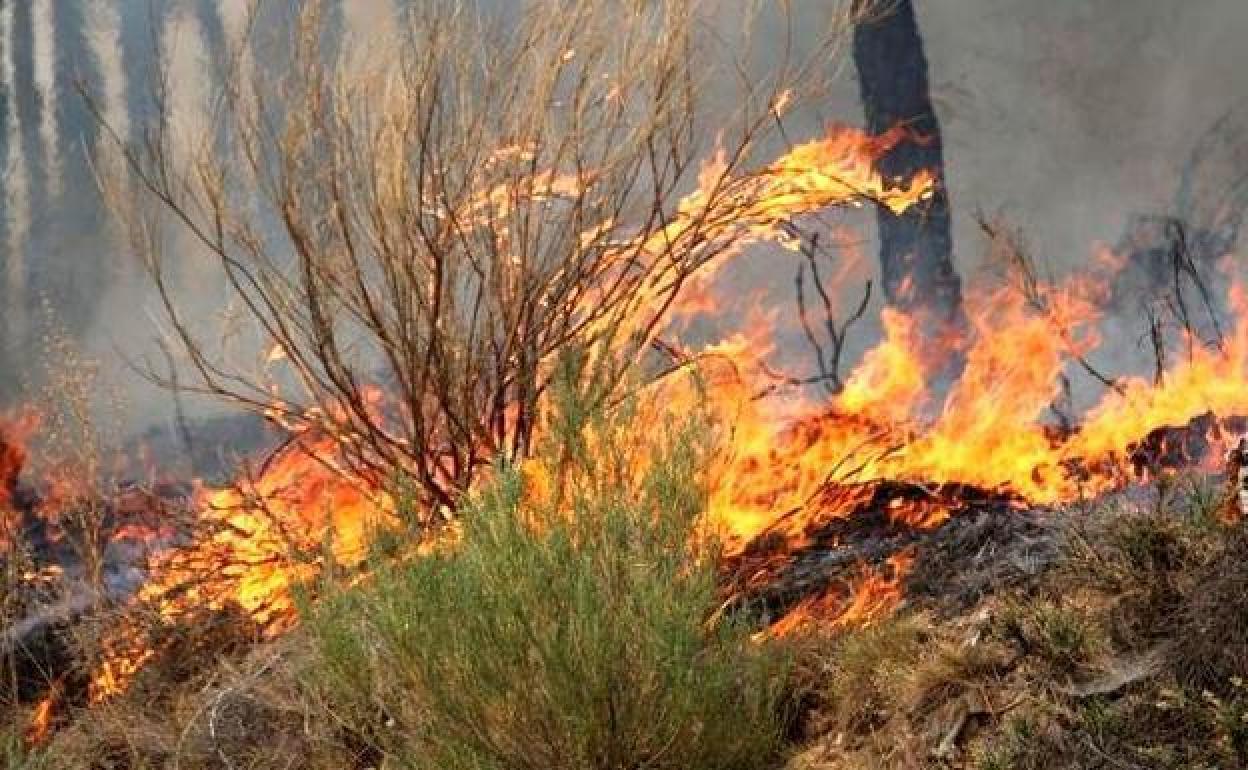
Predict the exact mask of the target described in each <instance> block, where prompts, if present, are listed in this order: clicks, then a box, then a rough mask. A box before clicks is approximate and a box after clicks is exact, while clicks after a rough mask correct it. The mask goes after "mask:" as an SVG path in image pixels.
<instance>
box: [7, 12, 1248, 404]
mask: <svg viewBox="0 0 1248 770" xmlns="http://www.w3.org/2000/svg"><path fill="white" fill-rule="evenodd" d="M340 2H341V6H340V7H339V8H338V9H337V12H338V13H339V14H340V18H341V24H342V26H343V27H344V29H345V31H346V34H348V35H350V36H353V37H356V38H359V39H365V40H376V39H380V38H383V37H384V34H383V33H384V32H385V31H386V30H387V28H389V27H391V26H392V25H393V19H394V18H395V14H397V13H399V11H400V9H401V6H402V3H401V2H398V0H394V2H391V1H390V0H386V1H385V2H381V1H380V0H340ZM246 5H247V3H246V2H245V0H154V1H153V2H152V3H148V2H139V1H138V0H136V1H135V2H115V1H113V0H32V1H31V2H0V89H2V91H3V93H2V95H0V111H2V112H0V158H2V159H3V169H4V172H5V173H4V179H3V184H4V198H3V200H4V201H5V212H4V216H3V229H4V233H3V237H0V244H2V248H3V260H4V269H3V271H2V272H0V275H3V281H4V284H5V285H4V288H3V291H2V292H0V296H2V297H4V300H5V312H4V319H5V326H4V343H5V344H4V356H3V357H2V358H0V364H3V367H4V369H5V371H4V372H3V375H2V376H0V389H2V390H3V396H4V400H6V401H11V400H13V399H15V398H17V397H18V394H19V392H20V391H21V389H22V386H23V384H24V383H27V382H37V381H38V380H39V378H40V375H39V373H38V372H37V366H36V364H35V363H34V362H35V360H36V358H37V357H38V352H37V351H38V340H39V335H38V331H37V329H38V328H39V324H40V322H41V319H40V314H41V312H42V311H41V309H40V308H41V306H42V302H43V300H44V299H45V298H46V299H47V300H48V302H49V303H50V306H51V308H52V313H53V314H54V315H55V317H56V321H57V323H58V324H60V325H61V326H63V327H64V328H66V329H68V330H69V331H70V333H71V334H72V335H73V336H75V337H76V338H77V339H78V340H79V342H80V344H82V345H83V346H85V347H86V348H88V349H89V350H90V351H91V352H92V353H93V354H94V355H95V356H96V357H98V358H100V359H101V360H103V361H104V362H105V363H106V371H107V370H109V369H111V370H115V374H116V375H117V376H118V377H122V376H124V374H123V372H124V367H123V366H122V365H121V360H122V358H123V356H124V357H130V358H139V357H141V356H143V355H145V354H150V353H151V352H152V351H154V350H155V346H154V338H155V337H156V336H157V334H158V333H159V327H158V325H157V323H156V321H155V320H154V319H155V318H157V317H158V316H159V313H158V312H157V310H156V305H155V303H154V302H153V300H152V297H151V296H150V293H149V291H148V290H147V289H146V288H145V284H144V282H143V280H142V276H141V275H140V272H141V271H140V270H139V269H138V267H137V266H136V265H135V264H134V263H133V261H132V258H131V257H130V256H129V255H128V254H127V250H126V249H125V248H124V247H123V245H122V244H121V242H120V241H119V240H118V239H117V238H116V237H115V233H114V229H113V228H112V227H110V225H109V220H108V217H106V216H105V215H104V213H103V211H102V209H101V206H100V203H99V200H98V195H97V194H96V193H95V190H94V183H93V181H92V179H93V176H92V175H93V171H92V167H91V164H90V163H89V162H88V158H89V157H90V156H91V154H92V153H91V152H89V150H90V148H93V147H98V146H99V143H100V141H101V139H100V137H99V136H98V133H97V131H96V130H95V128H94V124H93V122H92V120H91V118H90V117H89V115H88V113H87V111H86V110H85V108H84V105H83V104H82V100H81V99H80V98H79V96H78V94H77V93H76V91H75V88H74V84H75V82H76V81H77V80H78V79H81V81H82V83H83V84H84V85H85V86H86V87H87V88H88V89H89V90H90V91H91V93H92V94H94V96H95V97H96V98H97V99H98V103H99V105H100V107H101V109H102V111H103V115H104V117H105V119H106V120H107V121H108V123H109V124H110V125H111V126H112V127H113V128H114V130H116V131H117V132H119V134H120V135H122V136H123V137H126V138H134V137H135V136H136V135H137V133H138V131H139V130H140V129H141V127H142V126H143V125H144V124H145V122H146V121H148V119H149V118H150V117H152V116H153V110H154V106H153V103H152V101H151V99H150V98H149V95H150V93H151V91H150V89H151V74H152V72H153V68H154V66H155V64H156V62H155V61H154V60H155V58H156V56H157V55H159V56H161V57H163V59H164V62H165V64H166V65H167V66H168V68H169V71H170V73H171V75H172V80H171V83H170V86H171V93H170V99H169V100H168V102H167V109H169V110H170V112H171V113H172V114H171V115H170V116H169V117H170V118H171V122H172V124H173V125H174V127H175V130H176V129H177V127H178V126H180V125H183V126H192V127H193V126H194V125H196V124H197V123H198V122H200V121H202V120H203V116H204V114H205V110H206V109H207V106H208V99H209V97H210V94H211V88H212V80H211V73H212V72H215V71H217V69H216V67H215V66H214V62H217V61H218V58H219V57H220V56H221V52H222V50H223V49H224V45H225V42H224V41H225V40H238V39H240V38H241V36H242V35H243V34H244V24H245V22H246V14H245V8H246ZM742 5H743V4H742V3H738V2H736V0H720V2H718V3H716V4H715V7H716V8H718V9H719V11H720V13H721V14H722V15H723V16H724V17H725V19H727V20H731V19H732V17H733V15H734V14H739V12H740V10H739V9H740V7H741V6H742ZM831 5H832V4H830V3H827V2H799V3H796V4H795V6H796V12H797V13H798V14H799V16H798V20H797V21H798V24H797V31H798V32H799V33H801V32H802V31H803V30H809V29H821V28H825V27H826V19H824V18H822V15H826V14H827V13H828V8H829V7H830V6H831ZM916 6H917V8H918V11H919V15H920V24H921V26H922V31H923V35H924V38H925V44H926V50H927V55H928V59H929V62H930V65H931V72H930V77H931V81H932V84H933V98H934V100H935V102H936V104H937V111H938V114H939V117H940V119H941V120H942V123H943V129H944V137H945V144H946V147H945V156H946V161H947V164H948V168H947V174H948V179H949V185H950V192H951V202H952V206H953V212H954V216H955V233H954V237H955V250H956V253H957V258H958V262H959V264H960V266H961V269H962V271H963V274H964V275H966V274H968V273H969V272H970V271H972V270H973V269H974V266H975V265H976V263H977V261H978V258H979V256H980V253H981V251H982V249H983V244H982V240H981V238H980V236H979V235H978V230H977V228H976V227H975V224H974V221H973V215H974V213H975V212H976V210H978V209H982V210H984V211H987V212H989V213H996V212H999V213H1002V214H1004V215H1005V216H1007V217H1008V218H1009V220H1010V221H1011V222H1013V223H1014V224H1016V225H1018V226H1020V227H1021V228H1022V229H1023V231H1024V233H1025V234H1026V236H1027V238H1028V241H1029V243H1030V244H1031V245H1032V246H1033V247H1034V250H1035V252H1036V254H1037V255H1038V256H1039V257H1041V258H1042V259H1044V260H1047V261H1048V262H1049V263H1050V264H1052V265H1055V266H1056V267H1058V268H1059V269H1060V268H1062V267H1065V266H1076V265H1080V264H1083V263H1084V262H1085V261H1086V260H1087V258H1088V256H1089V254H1090V253H1091V251H1092V249H1093V247H1094V245H1095V244H1097V243H1105V244H1110V245H1112V244H1113V243H1115V242H1116V241H1118V240H1119V239H1120V237H1121V236H1122V234H1123V230H1124V226H1125V223H1126V221H1127V218H1128V217H1129V216H1130V215H1131V214H1132V213H1137V212H1144V213H1148V212H1156V213H1166V212H1170V211H1172V210H1173V209H1174V208H1175V206H1176V205H1177V204H1176V195H1177V190H1178V182H1179V178H1180V175H1181V173H1182V172H1183V167H1184V164H1185V162H1186V160H1187V158H1188V156H1189V153H1190V152H1191V150H1192V148H1193V146H1194V144H1195V142H1196V140H1197V139H1198V137H1199V136H1200V135H1201V134H1202V133H1203V132H1204V131H1205V130H1206V129H1207V128H1208V127H1209V126H1210V125H1212V124H1213V122H1214V121H1215V120H1217V118H1218V117H1219V116H1221V115H1223V114H1225V113H1227V112H1228V111H1229V110H1233V109H1236V108H1238V107H1240V106H1242V105H1241V103H1240V102H1241V99H1242V97H1241V91H1242V89H1241V88H1240V87H1239V83H1240V82H1242V73H1243V72H1245V71H1248V47H1245V46H1243V45H1242V44H1241V42H1240V40H1239V39H1238V37H1239V35H1240V34H1241V33H1242V31H1243V30H1245V29H1248V3H1244V2H1242V0H1202V2H1200V3H1179V2H1175V0H1134V1H1133V2H1131V3H1125V2H1119V3H1052V2H1050V3H1042V2H1035V0H944V1H943V2H937V1H936V0H919V2H917V3H916ZM763 21H764V22H766V21H767V20H766V19H764V20H763ZM760 29H761V30H762V33H760V34H771V32H772V31H773V28H772V27H770V26H767V24H766V23H764V24H762V26H761V27H760ZM777 37H778V36H777ZM764 39H765V38H764ZM802 42H803V39H802V35H801V34H799V35H798V43H799V45H800V44H801V43H802ZM263 58H265V56H264V55H261V53H260V52H259V51H257V60H260V59H263ZM245 66H250V64H245ZM257 66H260V65H259V64H257ZM828 69H829V72H838V75H837V77H838V79H837V81H836V82H835V83H834V84H833V86H832V88H831V90H830V93H829V94H828V96H827V98H826V99H825V100H823V102H822V103H821V104H820V105H818V107H817V109H815V110H814V111H813V114H811V115H809V116H805V120H804V121H803V122H804V123H805V124H806V125H808V126H811V127H815V126H818V125H819V124H820V123H822V122H825V121H828V120H840V121H844V122H850V123H860V122H861V109H860V106H859V104H858V101H857V88H856V85H855V83H854V80H853V76H854V73H853V70H852V66H851V65H849V64H848V63H847V62H845V61H841V62H839V63H835V62H829V64H828ZM1244 141H1245V142H1248V137H1244ZM184 151H186V152H190V148H184ZM1220 170H1221V172H1226V173H1230V174H1233V175H1238V174H1242V173H1244V172H1248V168H1222V169H1220ZM851 224H852V225H853V226H854V227H856V228H860V229H861V231H862V232H863V233H864V234H865V235H864V237H866V238H869V233H870V229H871V228H872V227H873V224H872V220H871V219H870V218H869V217H856V218H853V219H852V220H851ZM182 248H184V249H185V250H187V251H190V250H191V249H192V248H193V247H192V246H191V245H190V244H185V245H184V246H183V247H182ZM862 250H863V252H864V254H865V258H866V259H867V260H868V261H871V260H873V259H874V257H873V253H874V252H873V246H871V245H870V244H869V242H868V243H866V244H864V245H863V246H862ZM767 272H769V271H768V269H767V268H766V267H765V266H763V267H759V268H757V269H755V270H750V269H748V268H746V269H745V270H744V272H743V273H742V275H744V276H745V279H748V281H751V282H752V281H755V280H757V281H759V282H760V283H763V282H765V280H766V278H765V275H764V274H765V273H767ZM770 272H773V273H774V272H775V271H774V270H771V271H770ZM781 272H786V271H781ZM181 279H182V280H181V291H183V292H185V293H186V295H187V298H188V300H187V301H188V303H189V304H191V305H193V306H195V307H202V308H204V309H205V312H206V313H208V312H212V311H214V310H215V308H216V307H218V306H219V305H220V303H221V302H222V301H223V298H224V296H225V295H224V293H223V292H221V291H219V290H216V289H214V288H213V287H212V286H211V285H207V284H205V283H204V281H203V279H202V277H201V276H199V275H197V274H196V273H195V272H194V270H193V269H191V268H188V269H187V270H185V271H183V272H182V273H181ZM745 279H743V280H745ZM781 283H782V284H783V290H784V291H787V292H790V293H791V276H789V277H786V278H784V280H783V281H781ZM760 289H762V290H765V287H760ZM864 342H865V341H864ZM1109 344H1118V343H1116V342H1115V341H1112V340H1111V341H1109ZM1121 344H1134V340H1132V341H1129V342H1126V341H1124V342H1122V343H1121ZM133 392H134V393H135V396H134V397H135V399H136V400H137V401H139V402H140V403H142V404H143V412H144V417H145V418H147V419H155V420H160V419H164V417H165V415H166V413H168V412H169V411H170V408H169V401H168V398H167V397H165V396H159V395H158V394H156V393H155V392H154V391H150V390H143V389H141V388H139V386H138V385H135V390H133ZM139 394H142V395H139Z"/></svg>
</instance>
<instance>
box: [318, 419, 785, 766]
mask: <svg viewBox="0 0 1248 770" xmlns="http://www.w3.org/2000/svg"><path fill="white" fill-rule="evenodd" d="M560 414H561V416H560V418H559V419H557V420H556V426H557V428H556V429H555V430H554V432H555V433H556V434H557V436H556V439H555V440H553V441H551V442H550V444H549V446H546V447H545V448H544V449H543V450H542V451H541V452H540V456H539V458H538V460H537V461H536V462H535V465H533V466H530V467H526V469H524V471H523V472H522V471H521V470H518V469H516V468H504V469H501V470H500V471H499V473H498V474H497V478H496V479H495V480H494V481H493V482H492V483H491V484H490V485H489V486H488V488H487V489H484V490H483V491H482V492H481V493H480V494H478V495H477V496H475V498H474V499H472V500H471V501H469V502H468V503H467V504H466V506H465V508H464V510H463V511H462V520H463V522H464V531H463V536H462V539H461V541H460V543H459V544H458V545H457V546H455V547H453V548H450V549H447V550H446V551H445V552H442V553H439V554H435V555H432V556H426V557H418V558H414V559H411V560H409V561H407V562H405V563H404V562H401V563H398V564H393V565H391V566H390V567H382V568H379V569H378V571H377V573H376V575H375V579H373V580H370V582H369V583H368V584H367V585H366V586H363V587H357V588H355V589H351V590H347V591H340V592H337V593H336V594H335V595H333V596H332V597H330V598H328V599H327V600H325V601H322V602H321V603H320V604H319V605H317V606H316V607H315V608H313V609H312V610H311V615H312V617H311V618H310V622H309V628H310V629H311V632H312V634H313V636H314V638H315V640H316V642H317V644H318V647H319V652H320V664H319V670H317V671H314V672H313V673H312V678H314V679H315V680H317V682H318V686H320V687H323V688H324V697H326V698H327V700H328V701H329V703H330V705H331V708H332V709H333V710H334V711H335V712H336V713H337V714H338V715H339V717H340V718H341V719H342V720H343V721H344V723H345V724H346V726H347V727H348V728H349V730H350V731H352V732H353V733H355V734H357V735H358V736H361V737H363V739H364V740H366V741H367V742H368V743H369V744H371V745H372V746H373V747H374V748H375V749H377V750H379V751H381V752H382V753H384V754H385V755H386V756H388V757H389V758H390V760H391V761H394V762H396V763H397V764H398V765H400V766H404V767H414V768H507V769H508V770H510V769H511V768H604V769H605V768H635V767H647V768H755V767H764V766H769V765H771V764H773V763H774V760H775V758H776V754H777V751H778V749H779V747H780V746H781V741H782V727H783V719H782V716H781V711H782V708H781V706H780V704H781V702H782V694H783V693H782V690H783V686H784V678H785V669H786V668H787V662H786V660H785V656H784V655H783V654H782V653H780V652H778V651H777V649H775V648H771V647H767V646H760V645H758V644H755V643H753V642H751V640H750V633H749V629H748V628H746V627H744V626H743V625H742V624H741V623H740V622H738V621H733V620H727V619H722V618H716V615H715V612H714V610H715V608H716V606H717V593H716V585H715V563H714V561H715V560H714V555H715V554H714V552H713V548H712V547H711V546H709V545H707V544H701V545H692V544H691V542H690V540H691V537H690V535H691V533H692V532H693V531H694V525H695V522H696V520H697V519H698V517H699V515H700V514H701V513H702V511H703V508H704V502H705V494H704V490H703V489H702V487H701V485H700V483H699V481H698V476H699V467H700V465H701V459H702V458H703V456H704V455H703V452H704V449H703V447H702V446H701V443H700V441H699V440H698V436H699V435H702V434H701V432H700V431H698V430H696V429H693V428H690V427H688V426H685V427H675V428H664V427H663V426H662V425H660V424H657V421H649V420H647V419H645V418H643V417H642V416H641V415H638V414H637V413H635V412H630V413H627V414H625V415H623V416H622V417H617V418H616V419H614V420H605V419H601V418H595V417H592V416H588V415H586V414H585V413H584V410H583V409H582V408H581V407H579V406H578V405H577V404H575V403H572V402H569V403H567V404H565V408H564V409H563V410H562V411H561V413H560ZM630 422H632V423H633V424H635V425H639V426H642V430H640V431H637V430H634V431H632V433H628V432H627V431H625V430H624V428H623V427H622V426H624V425H627V424H628V423H630ZM638 433H642V434H647V436H646V438H645V440H643V441H638V440H636V435H637V434H638ZM534 479H544V483H542V484H537V485H535V484H534V483H533V481H534ZM535 490H536V491H535ZM388 766H389V765H388Z"/></svg>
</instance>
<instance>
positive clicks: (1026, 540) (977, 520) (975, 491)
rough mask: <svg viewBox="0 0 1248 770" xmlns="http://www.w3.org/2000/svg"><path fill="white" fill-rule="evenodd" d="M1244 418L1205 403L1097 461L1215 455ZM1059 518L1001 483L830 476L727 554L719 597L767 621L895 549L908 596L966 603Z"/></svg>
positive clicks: (997, 585)
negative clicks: (832, 479) (820, 489)
mask: <svg viewBox="0 0 1248 770" xmlns="http://www.w3.org/2000/svg"><path fill="white" fill-rule="evenodd" d="M1245 430H1248V418H1244V417H1231V418H1226V419H1219V418H1217V417H1215V416H1214V415H1213V414H1212V413H1209V414H1205V415H1201V416H1199V417H1197V418H1195V419H1193V420H1192V421H1191V422H1189V423H1188V424H1187V425H1184V426H1171V427H1163V428H1158V429H1156V430H1154V431H1152V432H1151V433H1149V434H1148V435H1147V436H1146V437H1145V438H1144V439H1143V440H1141V441H1140V442H1138V443H1137V444H1136V445H1134V446H1132V447H1131V448H1129V450H1128V452H1127V453H1126V455H1125V456H1123V457H1116V458H1105V460H1104V462H1106V463H1114V464H1115V467H1116V468H1117V469H1118V473H1119V474H1120V475H1121V481H1122V484H1123V485H1124V486H1126V485H1130V484H1133V483H1141V482H1150V481H1153V480H1156V479H1159V478H1164V477H1166V476H1167V475H1170V474H1173V473H1175V472H1180V471H1183V470H1184V469H1188V468H1192V467H1197V466H1200V465H1202V464H1208V463H1210V462H1211V461H1212V462H1214V464H1220V462H1221V459H1222V458H1215V457H1211V452H1213V451H1214V448H1215V447H1216V446H1225V445H1227V444H1231V443H1233V442H1232V441H1231V440H1230V437H1231V436H1236V435H1240V434H1242V433H1243V432H1245ZM1087 470H1089V469H1087V468H1079V467H1071V468H1069V469H1068V471H1069V472H1071V473H1072V474H1078V473H1080V472H1086V471H1087ZM1096 470H1097V471H1098V472H1104V471H1105V469H1104V468H1097V469H1096ZM812 510H813V511H815V512H816V513H815V514H814V515H812V514H811V511H812ZM946 514H947V517H946ZM1059 518H1060V516H1057V515H1055V514H1054V513H1053V512H1052V511H1050V510H1048V509H1046V508H1044V507H1041V506H1035V505H1032V504H1030V503H1029V502H1028V501H1026V500H1024V499H1023V498H1021V497H1019V496H1018V495H1016V494H1014V493H1013V492H1011V491H1010V490H1009V489H995V490H994V489H984V488H980V487H976V486H973V485H969V484H923V483H919V482H912V481H901V480H875V481H866V482H858V483H841V484H829V485H828V486H827V487H826V488H825V490H824V493H823V494H822V495H821V496H820V497H819V498H818V499H816V500H812V501H811V503H810V505H808V506H807V507H806V508H803V509H800V510H794V511H791V512H790V513H789V514H788V515H787V516H783V517H780V518H779V519H778V520H777V521H776V522H775V523H774V524H773V525H772V526H771V527H770V528H769V529H768V530H767V531H765V532H763V533H761V534H760V535H758V536H757V537H756V538H755V539H754V540H753V541H752V542H751V543H750V544H749V545H748V546H747V547H746V548H745V550H744V551H743V552H742V553H741V554H740V555H739V556H736V557H734V558H732V559H730V560H728V561H727V562H726V563H725V565H724V572H725V575H726V585H727V589H726V590H727V592H728V594H729V596H730V597H731V599H730V602H729V606H730V607H731V608H733V609H735V610H743V611H745V612H747V613H749V614H751V615H754V616H757V617H760V618H762V619H763V620H768V619H770V620H772V621H774V620H776V619H779V618H781V617H783V616H784V615H785V614H786V613H787V612H789V611H790V610H792V609H793V608H795V607H796V606H798V605H799V604H801V603H802V602H803V601H807V600H810V599H813V598H815V597H820V596H827V595H829V594H830V593H833V592H834V593H836V594H839V595H840V596H841V597H843V599H844V606H848V604H849V602H850V600H851V598H852V589H853V586H854V585H855V583H856V582H858V581H859V580H860V579H861V578H862V575H863V573H864V567H865V568H867V569H869V570H871V571H872V572H874V573H875V574H878V575H880V576H882V577H884V578H886V579H896V578H897V577H899V576H897V575H895V574H892V569H893V568H892V566H891V565H890V564H889V561H890V559H893V558H894V557H898V556H903V555H905V556H912V557H913V559H914V561H913V563H912V564H911V565H910V568H909V570H908V571H907V572H906V574H905V575H904V576H903V581H902V594H903V596H904V597H905V601H906V602H907V603H908V604H909V605H910V606H930V607H931V608H933V609H935V610H936V611H937V612H938V614H948V613H950V612H964V611H967V610H968V609H969V608H971V607H973V606H974V605H975V604H976V603H977V602H979V601H980V600H982V599H983V598H984V597H985V596H988V595H990V594H992V593H993V592H997V591H1000V590H1003V589H1005V588H1008V587H1010V586H1013V585H1018V584H1020V583H1023V582H1026V581H1027V580H1030V579H1031V578H1033V577H1035V576H1036V575H1038V574H1040V573H1041V572H1043V571H1044V570H1046V569H1047V568H1048V567H1049V566H1051V565H1052V564H1054V563H1055V562H1056V561H1057V560H1058V559H1059V556H1060V554H1059V540H1060V538H1059V536H1058V534H1057V527H1056V526H1055V523H1056V522H1057V520H1058V519H1059ZM799 520H800V521H801V522H802V523H801V525H800V527H795V526H794V522H795V521H799ZM925 522H926V523H925ZM795 543H797V544H798V545H796V547H795Z"/></svg>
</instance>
